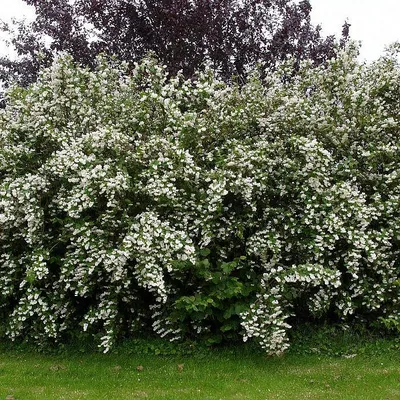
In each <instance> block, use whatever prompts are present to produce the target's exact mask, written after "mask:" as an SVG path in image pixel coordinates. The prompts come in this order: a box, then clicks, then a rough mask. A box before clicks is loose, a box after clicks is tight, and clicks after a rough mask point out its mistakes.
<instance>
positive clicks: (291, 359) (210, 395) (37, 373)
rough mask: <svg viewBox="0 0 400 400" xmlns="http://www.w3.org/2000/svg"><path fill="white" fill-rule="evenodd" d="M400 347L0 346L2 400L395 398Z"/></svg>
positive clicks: (397, 396) (398, 393) (398, 392)
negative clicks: (352, 350) (169, 349)
mask: <svg viewBox="0 0 400 400" xmlns="http://www.w3.org/2000/svg"><path fill="white" fill-rule="evenodd" d="M399 353H400V352H399V351H396V350H387V351H383V352H382V353H379V352H374V353H372V354H368V353H365V354H357V355H355V354H343V355H340V356H327V355H325V356H324V355H322V356H321V355H314V354H309V355H301V354H288V355H285V356H283V357H280V358H268V357H265V356H263V355H262V354H261V353H256V352H254V351H253V352H250V351H246V350H243V351H237V350H227V349H225V350H215V351H213V352H207V353H204V354H194V355H191V356H156V355H135V354H127V353H125V354H124V353H123V352H121V353H119V354H108V355H105V354H97V353H89V354H88V353H85V354H79V353H78V352H72V353H71V354H68V352H66V353H64V354H62V355H48V354H39V353H35V352H29V351H28V352H23V351H21V350H18V351H17V350H7V349H5V348H3V349H1V350H0V399H1V400H2V399H9V400H11V399H15V400H17V399H19V400H23V399H27V400H31V399H32V400H33V399H41V400H42V399H46V400H47V399H68V400H70V399H93V400H98V399H107V400H109V399H116V400H122V399H171V400H179V399H185V400H187V399H210V400H215V399H251V400H256V399H289V400H290V399H364V400H366V399H371V400H385V399H393V400H395V399H396V400H398V399H400V354H399Z"/></svg>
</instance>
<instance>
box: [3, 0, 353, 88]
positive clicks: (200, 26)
mask: <svg viewBox="0 0 400 400" xmlns="http://www.w3.org/2000/svg"><path fill="white" fill-rule="evenodd" d="M24 1H25V2H26V3H27V4H29V5H32V6H34V7H35V10H36V20H35V21H34V22H33V23H32V24H26V23H23V22H19V23H18V24H17V25H16V26H15V27H14V28H12V27H10V26H6V25H3V27H2V30H3V31H8V32H9V33H11V43H12V45H13V46H14V47H15V49H16V51H17V53H18V54H19V56H20V58H19V59H18V60H17V61H12V60H10V59H8V58H6V57H5V58H2V59H0V79H1V80H2V81H3V82H6V83H7V82H9V81H10V80H12V79H17V81H18V82H19V83H21V84H23V85H26V84H28V83H30V82H32V81H34V80H35V79H36V76H37V73H38V70H39V69H40V67H41V66H43V65H48V64H49V63H50V62H51V61H52V59H53V56H54V54H55V53H56V52H57V51H67V52H69V53H70V54H72V56H73V57H74V59H75V60H76V61H78V62H79V63H81V64H83V65H88V66H91V65H92V63H93V62H94V59H95V56H96V55H97V54H98V53H100V52H104V53H108V54H114V55H116V56H117V57H118V58H119V59H122V60H125V61H137V60H138V59H140V58H142V57H143V56H144V55H145V54H146V53H148V52H149V51H152V52H154V53H155V54H157V56H158V57H159V59H160V61H161V62H162V63H164V64H165V65H166V66H167V68H168V70H169V71H170V72H171V73H176V72H177V71H178V70H182V71H183V73H184V75H185V76H186V77H188V76H191V75H192V74H193V72H194V71H195V69H196V68H198V67H199V66H200V65H201V64H202V63H203V62H204V61H205V60H208V61H209V62H210V63H211V65H213V67H215V68H216V69H218V70H219V71H220V73H221V75H222V76H223V77H224V78H225V79H229V78H231V77H232V76H243V75H245V73H246V71H247V70H248V69H250V68H251V67H253V66H254V65H255V64H256V63H257V62H260V61H261V62H264V63H265V64H266V65H268V66H271V65H274V64H275V63H276V62H277V61H280V60H282V59H285V58H286V57H287V56H289V55H291V56H294V57H295V58H296V60H297V61H300V60H301V59H304V58H311V59H312V60H313V61H314V63H315V64H317V65H318V64H321V63H323V62H325V61H326V60H327V59H330V58H332V57H334V56H335V38H334V37H333V36H328V37H323V36H321V28H320V26H316V27H314V26H313V25H312V24H311V21H310V12H311V5H310V3H309V1H308V0H305V1H300V2H299V3H297V2H294V1H293V0H255V1H254V0H252V1H249V0H245V1H238V0H174V1H171V0H152V1H149V0H118V1H117V0H75V1H70V0H24ZM348 28H349V26H348V25H345V26H344V29H343V36H342V38H341V43H342V44H343V41H345V40H346V39H347V37H348Z"/></svg>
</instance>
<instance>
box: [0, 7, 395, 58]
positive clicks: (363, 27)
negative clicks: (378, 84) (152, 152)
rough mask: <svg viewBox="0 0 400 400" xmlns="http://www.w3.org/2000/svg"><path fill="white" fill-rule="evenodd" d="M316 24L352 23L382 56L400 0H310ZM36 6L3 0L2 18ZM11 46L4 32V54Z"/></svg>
mask: <svg viewBox="0 0 400 400" xmlns="http://www.w3.org/2000/svg"><path fill="white" fill-rule="evenodd" d="M310 1H311V5H312V7H313V11H312V21H313V24H314V25H316V24H319V23H320V24H321V25H322V29H323V34H324V35H328V34H339V33H340V32H341V27H342V24H343V22H344V21H345V20H346V19H347V20H348V21H349V22H350V24H351V28H350V29H351V30H350V35H351V37H352V39H355V40H361V41H362V45H363V46H362V48H361V58H362V59H367V60H374V59H376V58H378V57H379V56H380V55H381V54H382V52H383V49H384V47H385V46H386V45H388V44H390V43H393V42H395V41H400V23H399V21H398V19H399V16H400V0H379V1H377V0H310ZM32 10H33V7H29V6H27V5H26V3H24V2H23V1H22V0H0V19H2V20H4V21H9V20H10V19H11V17H16V18H23V17H27V18H28V19H32V18H33V11H32ZM1 54H10V49H7V47H6V46H5V44H4V37H1V36H0V55H1Z"/></svg>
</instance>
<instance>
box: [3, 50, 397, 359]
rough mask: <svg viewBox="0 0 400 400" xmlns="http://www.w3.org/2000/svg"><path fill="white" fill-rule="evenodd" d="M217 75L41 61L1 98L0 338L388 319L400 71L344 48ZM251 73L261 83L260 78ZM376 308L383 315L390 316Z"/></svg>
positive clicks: (273, 348)
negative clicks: (26, 83) (242, 78)
mask: <svg viewBox="0 0 400 400" xmlns="http://www.w3.org/2000/svg"><path fill="white" fill-rule="evenodd" d="M288 71H292V67H291V65H290V61H288V62H287V63H284V64H282V66H281V67H280V68H278V69H277V70H275V71H266V72H265V71H263V74H258V73H255V74H254V75H253V76H251V77H249V80H248V82H247V83H246V84H245V85H244V86H236V85H235V84H230V85H228V84H226V83H223V82H222V81H220V80H219V79H218V77H217V76H216V75H214V74H213V73H212V72H211V71H209V70H205V71H203V72H199V73H198V74H197V75H196V77H194V78H193V79H191V80H185V79H183V77H182V76H180V75H178V76H176V77H168V76H167V74H166V73H165V69H164V68H163V67H161V66H159V65H158V64H157V62H156V61H154V60H153V59H151V58H148V59H145V60H143V61H142V62H141V63H140V64H136V65H135V66H134V68H133V69H130V68H129V67H128V66H127V65H125V64H117V63H115V62H110V61H107V60H104V59H99V60H98V65H97V68H96V69H95V70H88V69H85V68H82V67H79V66H77V65H75V64H74V63H73V62H72V61H71V58H70V57H68V56H63V57H60V58H59V59H58V60H57V61H56V62H55V63H54V64H53V66H52V67H51V68H50V69H48V70H44V71H43V72H42V74H41V76H40V79H39V80H38V82H37V83H35V84H34V85H32V86H31V87H29V88H27V89H22V88H19V87H14V88H12V89H10V91H9V92H8V97H9V98H8V104H7V107H6V109H5V110H2V111H0V318H1V320H2V321H3V324H4V328H1V329H3V330H1V329H0V334H1V335H4V336H8V337H10V338H12V339H15V338H17V337H24V338H28V339H32V340H36V341H38V342H46V341H47V340H56V341H62V340H65V338H66V337H67V336H68V335H71V334H72V333H75V332H76V330H78V329H81V331H83V332H87V334H91V335H94V336H95V337H97V338H98V340H99V346H100V347H101V348H102V349H103V350H104V351H108V350H109V349H110V347H111V346H112V345H113V343H114V342H115V341H116V340H118V338H121V337H122V336H126V335H135V334H143V333H144V332H147V331H148V330H153V332H155V333H156V334H159V335H160V336H162V337H168V338H169V339H170V340H176V339H177V338H179V337H183V336H185V335H195V336H196V335H197V336H198V337H200V338H204V339H205V340H209V341H210V342H211V343H214V342H217V341H219V340H221V338H222V339H223V338H229V339H232V338H235V337H236V336H241V337H242V338H244V339H245V340H247V339H248V338H253V340H255V341H257V342H258V343H259V344H260V346H262V347H263V348H264V349H265V350H266V351H267V352H268V353H270V354H277V353H281V352H282V351H284V350H285V349H286V348H287V347H288V346H289V339H288V331H289V329H290V327H291V325H293V323H296V322H298V321H304V320H307V319H311V318H312V319H314V320H321V321H324V320H326V319H328V318H330V317H332V315H335V316H336V317H335V318H338V319H340V320H342V321H343V322H344V323H346V322H348V321H349V320H351V319H357V320H359V321H365V322H366V323H369V322H372V321H373V322H375V323H377V321H380V322H381V323H382V326H384V325H386V326H389V325H390V326H397V327H398V326H399V324H398V321H399V319H400V303H399V298H400V285H399V274H400V267H399V265H400V262H399V261H400V258H399V257H400V236H399V234H398V232H399V231H400V211H399V210H400V168H399V165H400V144H399V127H400V120H399V116H400V69H399V66H398V65H397V64H396V58H395V57H394V56H393V55H390V54H389V55H387V56H385V57H382V58H381V59H380V60H378V61H376V62H375V63H373V64H370V65H365V64H359V63H358V62H357V61H356V49H354V47H352V45H349V47H348V48H347V49H346V50H345V51H343V52H342V53H341V54H340V56H339V57H338V58H337V59H335V60H332V61H330V62H329V63H328V64H327V65H325V66H321V67H317V68H314V67H311V65H310V64H309V63H308V62H304V63H303V64H302V65H301V66H300V69H299V72H298V75H297V76H295V77H291V78H288ZM260 76H265V78H261V77H260ZM393 321H395V322H396V321H397V322H396V323H394V322H393Z"/></svg>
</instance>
